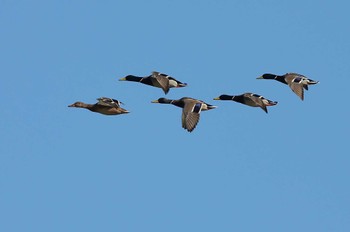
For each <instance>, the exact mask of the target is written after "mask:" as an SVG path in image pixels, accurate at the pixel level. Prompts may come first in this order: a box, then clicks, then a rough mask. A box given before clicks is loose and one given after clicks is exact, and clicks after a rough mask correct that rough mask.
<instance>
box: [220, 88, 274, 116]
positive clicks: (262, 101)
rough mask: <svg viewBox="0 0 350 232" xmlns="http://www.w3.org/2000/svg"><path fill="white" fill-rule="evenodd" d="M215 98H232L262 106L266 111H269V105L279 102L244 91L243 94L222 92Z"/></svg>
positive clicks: (245, 103)
mask: <svg viewBox="0 0 350 232" xmlns="http://www.w3.org/2000/svg"><path fill="white" fill-rule="evenodd" d="M214 100H231V101H235V102H239V103H242V104H244V105H247V106H252V107H260V108H261V109H262V110H263V111H265V112H266V113H268V111H267V106H274V105H277V103H278V102H277V101H271V100H269V99H266V98H264V97H263V96H261V95H259V94H255V93H243V94H241V95H227V94H222V95H220V96H219V97H216V98H214Z"/></svg>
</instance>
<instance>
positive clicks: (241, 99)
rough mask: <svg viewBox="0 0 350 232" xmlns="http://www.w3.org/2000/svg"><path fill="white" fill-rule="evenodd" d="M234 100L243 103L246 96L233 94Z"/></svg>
mask: <svg viewBox="0 0 350 232" xmlns="http://www.w3.org/2000/svg"><path fill="white" fill-rule="evenodd" d="M232 100H233V101H235V102H240V103H243V102H244V97H243V95H238V96H233V97H232Z"/></svg>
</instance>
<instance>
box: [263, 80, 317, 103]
mask: <svg viewBox="0 0 350 232" xmlns="http://www.w3.org/2000/svg"><path fill="white" fill-rule="evenodd" d="M257 79H267V80H276V81H279V82H281V83H283V84H286V85H288V86H289V87H290V88H291V89H292V91H293V92H294V93H295V94H296V95H297V96H298V97H300V99H301V100H304V89H305V90H309V87H308V86H309V85H315V84H317V83H319V81H314V80H311V79H309V78H307V77H306V76H304V75H301V74H298V73H286V74H284V75H276V74H271V73H265V74H264V75H262V76H260V77H258V78H257Z"/></svg>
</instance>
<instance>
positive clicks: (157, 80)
mask: <svg viewBox="0 0 350 232" xmlns="http://www.w3.org/2000/svg"><path fill="white" fill-rule="evenodd" d="M167 77H168V75H166V74H163V73H160V72H152V75H151V80H152V83H153V84H154V86H157V87H159V88H162V89H163V91H164V93H165V94H167V93H168V92H169V88H170V86H169V79H168V78H167Z"/></svg>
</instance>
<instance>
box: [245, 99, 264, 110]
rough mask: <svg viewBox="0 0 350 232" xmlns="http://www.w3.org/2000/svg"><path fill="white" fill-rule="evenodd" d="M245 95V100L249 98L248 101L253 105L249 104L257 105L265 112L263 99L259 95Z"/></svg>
mask: <svg viewBox="0 0 350 232" xmlns="http://www.w3.org/2000/svg"><path fill="white" fill-rule="evenodd" d="M245 97H246V99H247V100H248V99H249V100H250V101H252V102H253V105H251V106H259V107H260V108H261V109H262V110H263V111H265V112H266V113H267V107H266V105H265V104H264V102H263V100H262V99H261V98H260V97H261V96H260V95H257V94H250V95H249V96H245ZM249 100H248V101H249ZM249 105H250V104H249Z"/></svg>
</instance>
